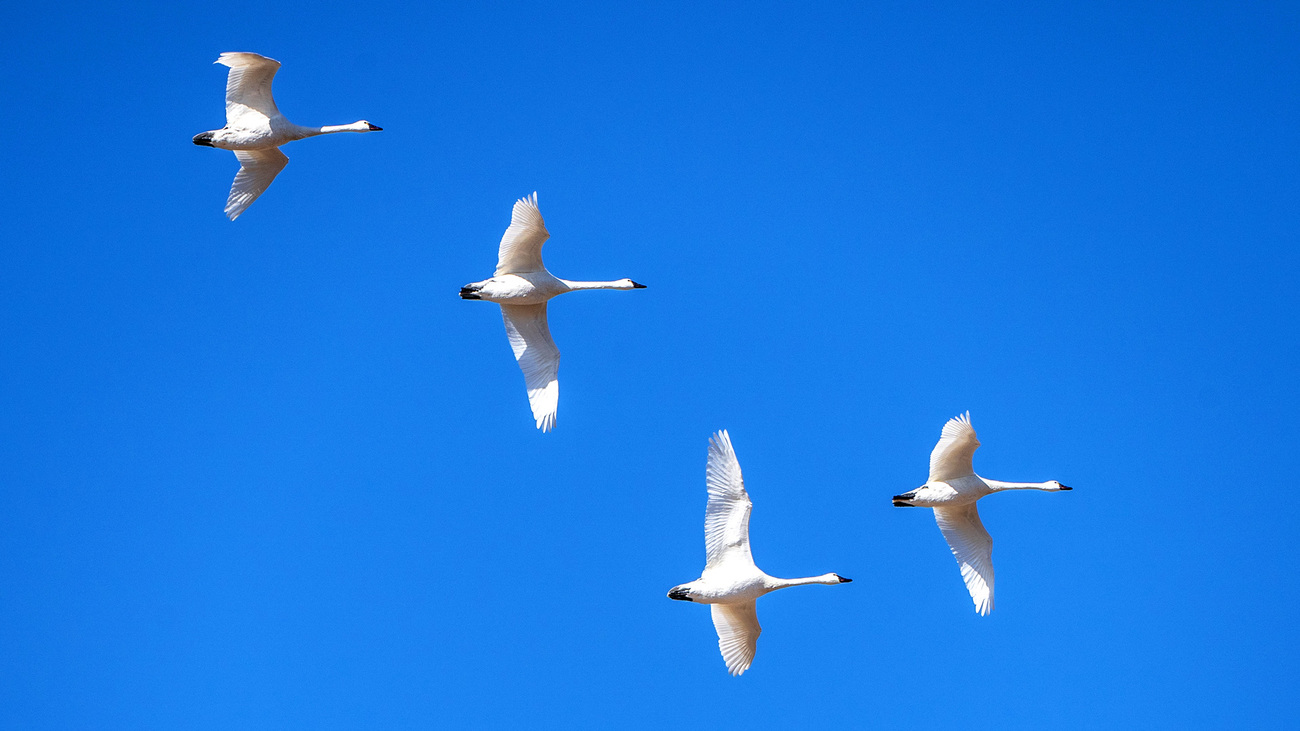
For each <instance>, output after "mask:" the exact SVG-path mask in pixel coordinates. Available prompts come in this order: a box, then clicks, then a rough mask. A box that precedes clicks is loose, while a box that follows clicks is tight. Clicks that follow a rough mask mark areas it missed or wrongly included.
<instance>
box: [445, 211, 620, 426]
mask: <svg viewBox="0 0 1300 731" xmlns="http://www.w3.org/2000/svg"><path fill="white" fill-rule="evenodd" d="M548 238H550V234H549V233H547V231H546V224H545V222H543V221H542V212H541V211H540V210H539V209H538V208H537V191H533V194H532V195H531V196H528V197H525V198H520V199H519V200H517V201H515V206H514V209H513V211H512V212H511V214H510V227H509V228H507V229H506V233H505V235H504V236H502V237H501V249H500V251H499V252H498V253H497V270H496V273H495V274H494V275H493V277H492V278H491V279H484V280H483V281H481V282H474V283H472V284H467V285H465V286H464V287H461V288H460V296H461V299H467V300H487V301H488V302H496V303H497V304H499V305H501V317H502V319H504V320H505V322H506V336H507V337H508V338H509V339H510V348H511V350H513V351H514V352H515V360H517V361H519V368H520V369H521V370H522V371H523V372H524V385H525V386H526V387H527V388H528V404H529V406H531V407H532V410H533V419H534V420H535V421H536V422H537V428H538V429H541V430H542V431H543V432H547V431H550V430H551V429H553V428H554V427H555V411H556V409H557V408H558V407H559V403H560V382H559V381H558V380H556V378H557V377H556V372H557V371H558V370H559V368H560V350H559V349H558V348H556V347H555V341H554V340H552V339H551V330H550V328H549V327H548V326H547V324H546V301H547V300H549V299H550V298H552V297H554V296H556V295H557V294H564V293H565V292H576V291H577V290H580V289H645V285H644V284H637V283H636V282H633V281H632V280H631V279H618V280H615V281H612V282H571V281H569V280H567V279H559V278H558V277H555V276H552V275H551V273H550V272H548V271H546V267H545V266H543V265H542V244H544V243H546V239H548Z"/></svg>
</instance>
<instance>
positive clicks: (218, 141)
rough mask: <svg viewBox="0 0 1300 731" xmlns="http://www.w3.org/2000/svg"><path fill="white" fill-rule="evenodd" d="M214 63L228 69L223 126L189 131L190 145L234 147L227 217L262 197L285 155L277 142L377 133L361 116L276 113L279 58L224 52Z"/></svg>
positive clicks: (278, 111) (234, 216) (241, 210)
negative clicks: (305, 122) (318, 120)
mask: <svg viewBox="0 0 1300 731" xmlns="http://www.w3.org/2000/svg"><path fill="white" fill-rule="evenodd" d="M213 63H219V64H221V65H223V66H229V67H230V74H229V76H227V77H226V126H225V127H222V128H221V129H214V130H212V131H210V132H201V133H199V134H197V135H194V144H196V145H202V146H204V147H218V148H221V149H223V150H233V151H234V152H235V157H236V158H238V159H239V166H240V167H239V173H238V174H237V175H235V182H234V184H233V185H231V186H230V197H229V198H227V199H226V216H227V217H229V218H230V220H232V221H233V220H235V219H236V218H239V214H241V213H243V212H244V210H245V209H247V208H248V207H249V206H250V205H252V204H253V201H255V200H257V197H258V196H259V195H261V194H262V193H263V192H264V191H265V190H266V189H267V187H269V186H270V185H271V181H272V180H275V176H277V175H279V174H280V171H281V170H283V169H284V166H285V165H288V164H289V158H288V157H286V156H285V154H284V153H283V152H280V145H283V144H284V143H286V142H293V141H294V140H301V139H303V138H305V137H315V136H316V135H328V134H333V133H335V132H378V131H380V130H382V129H383V128H382V127H376V126H375V125H373V124H371V123H369V122H367V121H366V120H364V119H363V120H361V121H360V122H353V123H352V124H333V125H326V126H324V127H303V126H302V125H298V124H294V123H293V122H290V121H289V120H287V119H285V118H284V115H283V114H280V110H279V109H277V108H276V106H275V99H273V98H271V79H273V78H274V77H275V72H276V70H278V69H279V68H280V62H279V61H276V60H275V59H273V58H267V57H266V56H260V55H258V54H256V53H223V54H221V57H220V58H218V59H217V60H216V61H214V62H213Z"/></svg>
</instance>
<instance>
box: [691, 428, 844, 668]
mask: <svg viewBox="0 0 1300 731" xmlns="http://www.w3.org/2000/svg"><path fill="white" fill-rule="evenodd" d="M705 484H706V485H707V486H708V490H709V502H708V505H707V506H706V507H705V509H704V548H705V565H704V573H703V574H701V575H700V578H698V579H696V580H695V581H692V582H689V583H686V584H681V585H679V586H674V587H673V588H672V589H671V590H670V591H669V592H668V598H669V599H676V600H679V601H687V602H696V603H699V604H708V605H710V610H711V612H712V614H713V628H714V630H716V631H717V633H718V649H719V650H721V651H722V659H723V661H724V662H725V663H726V664H727V671H728V672H730V673H731V674H732V675H740V674H742V673H744V672H745V671H746V670H748V669H749V666H750V664H751V663H753V661H754V652H755V651H756V649H757V644H758V635H759V634H760V633H761V632H762V631H763V628H762V627H760V626H759V624H758V613H757V611H756V607H755V600H757V599H758V598H759V597H761V596H763V595H764V594H767V593H769V592H773V591H776V590H777V589H785V588H787V587H791V586H805V585H808V584H827V585H831V584H846V583H848V582H849V581H851V579H846V578H844V577H842V576H840V575H839V574H822V575H821V576H809V577H805V578H801V579H778V578H777V577H775V576H769V575H767V574H766V573H764V572H763V571H762V570H761V569H759V568H758V567H757V566H755V565H754V557H753V555H752V554H751V553H750V550H749V513H750V509H751V508H752V507H753V505H752V504H751V503H750V501H749V493H747V492H745V481H744V479H743V478H742V476H741V473H740V462H739V461H738V460H737V459H736V451H735V450H734V449H733V448H732V446H731V437H730V436H729V435H728V434H727V432H726V431H725V430H724V431H720V432H718V433H716V434H714V435H713V437H712V438H711V439H709V461H708V467H707V468H706V470H705Z"/></svg>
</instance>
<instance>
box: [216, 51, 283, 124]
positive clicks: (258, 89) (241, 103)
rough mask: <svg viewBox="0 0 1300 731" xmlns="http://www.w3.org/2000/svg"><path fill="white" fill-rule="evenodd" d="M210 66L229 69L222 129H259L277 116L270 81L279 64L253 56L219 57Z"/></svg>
mask: <svg viewBox="0 0 1300 731" xmlns="http://www.w3.org/2000/svg"><path fill="white" fill-rule="evenodd" d="M214 63H219V64H221V65H223V66H229V67H230V74H229V75H228V76H227V77H226V126H227V127H233V128H237V129H259V128H261V127H264V126H266V125H267V124H268V122H267V120H269V119H270V118H271V117H276V116H279V115H280V110H279V109H277V108H276V106H275V99H273V98H272V97H271V80H272V79H273V78H275V72H276V71H277V70H279V68H280V62H279V61H276V60H275V59H273V58H267V57H266V56H259V55H258V54H256V53H223V54H221V57H220V58H218V59H217V60H216V61H215V62H214Z"/></svg>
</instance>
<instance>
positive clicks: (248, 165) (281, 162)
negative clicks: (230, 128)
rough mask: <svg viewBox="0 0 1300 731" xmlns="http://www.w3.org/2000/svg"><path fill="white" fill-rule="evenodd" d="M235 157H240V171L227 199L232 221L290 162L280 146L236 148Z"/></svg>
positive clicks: (227, 212) (227, 210)
mask: <svg viewBox="0 0 1300 731" xmlns="http://www.w3.org/2000/svg"><path fill="white" fill-rule="evenodd" d="M235 157H237V158H239V166H240V167H239V173H238V174H237V175H235V182H234V183H233V184H232V185H231V186H230V197H229V198H227V199H226V216H228V217H229V218H230V220H232V221H233V220H235V219H236V218H239V214H241V213H243V212H244V210H245V209H247V208H248V207H249V206H251V205H253V201H255V200H257V197H258V196H259V195H261V194H262V193H263V192H264V191H265V190H266V189H267V188H268V187H270V185H271V181H272V180H275V176H277V175H279V174H280V171H281V170H283V169H284V166H285V165H288V164H289V158H288V157H287V156H286V155H285V154H284V153H283V152H280V148H278V147H268V148H266V149H265V150H235Z"/></svg>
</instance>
